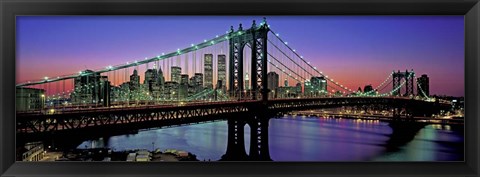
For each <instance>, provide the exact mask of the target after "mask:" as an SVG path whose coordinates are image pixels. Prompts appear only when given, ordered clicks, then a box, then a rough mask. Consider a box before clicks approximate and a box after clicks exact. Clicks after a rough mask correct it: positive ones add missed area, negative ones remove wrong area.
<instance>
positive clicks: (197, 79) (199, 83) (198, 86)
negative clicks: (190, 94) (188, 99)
mask: <svg viewBox="0 0 480 177" xmlns="http://www.w3.org/2000/svg"><path fill="white" fill-rule="evenodd" d="M193 77H194V79H193V82H194V83H193V84H192V85H193V87H194V90H195V93H198V92H201V91H202V90H203V74H202V73H195V75H194V76H193Z"/></svg>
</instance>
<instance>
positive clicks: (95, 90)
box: [71, 70, 135, 106]
mask: <svg viewBox="0 0 480 177" xmlns="http://www.w3.org/2000/svg"><path fill="white" fill-rule="evenodd" d="M82 73H84V74H85V75H81V76H79V77H76V78H75V80H74V85H75V91H74V93H73V94H72V95H71V96H72V102H73V103H75V104H89V103H105V105H104V106H109V104H110V95H109V94H110V81H108V78H107V76H101V75H100V74H99V73H96V72H94V71H92V70H85V71H83V72H82ZM131 78H132V77H131ZM133 78H134V79H135V77H133Z"/></svg>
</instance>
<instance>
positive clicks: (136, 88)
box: [129, 69, 140, 100]
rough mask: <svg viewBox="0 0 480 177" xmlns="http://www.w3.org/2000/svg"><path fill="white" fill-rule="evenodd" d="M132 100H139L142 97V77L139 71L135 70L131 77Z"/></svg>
mask: <svg viewBox="0 0 480 177" xmlns="http://www.w3.org/2000/svg"><path fill="white" fill-rule="evenodd" d="M129 95H130V100H138V99H139V96H140V76H139V75H138V71H137V70H136V69H135V70H133V74H132V75H130V94H129Z"/></svg>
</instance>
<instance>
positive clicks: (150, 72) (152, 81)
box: [143, 68, 158, 93]
mask: <svg viewBox="0 0 480 177" xmlns="http://www.w3.org/2000/svg"><path fill="white" fill-rule="evenodd" d="M157 74H158V73H157V70H156V69H155V68H154V69H147V71H145V80H144V81H143V84H144V85H145V88H146V89H147V91H148V92H150V93H152V92H153V90H154V89H153V87H154V86H155V85H157V80H158V75H157Z"/></svg>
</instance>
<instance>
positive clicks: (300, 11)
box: [0, 0, 480, 177]
mask: <svg viewBox="0 0 480 177" xmlns="http://www.w3.org/2000/svg"><path fill="white" fill-rule="evenodd" d="M0 11H1V22H0V30H1V31H0V35H1V37H0V39H1V44H0V45H1V46H0V54H1V60H0V67H1V69H0V72H1V79H0V86H1V91H0V113H1V116H0V126H1V131H0V141H1V142H0V173H1V174H2V176H242V177H244V176H296V177H297V176H450V177H452V176H469V177H470V176H471V177H473V176H479V167H480V163H479V154H480V153H479V149H480V148H479V141H478V137H480V134H479V131H478V129H479V128H480V124H479V121H478V118H479V116H478V115H479V114H478V112H479V111H478V110H479V104H478V103H479V100H480V97H479V94H478V92H479V91H478V89H479V71H478V70H479V69H480V67H479V66H480V65H479V59H480V52H479V50H480V35H479V34H480V3H479V0H461V1H460V0H315V1H314V0H260V1H253V0H230V1H228V2H227V1H224V0H203V1H195V0H175V1H171V0H157V1H153V0H103V1H92V0H63V1H60V0H36V1H33V0H1V1H0ZM18 15H464V16H465V104H466V105H465V110H466V112H465V119H466V120H465V145H466V146H465V153H466V155H465V161H464V162H295V163H294V162H209V163H196V162H180V163H127V162H69V163H33V162H28V163H25V162H15V143H14V142H15V106H14V105H15V104H14V102H15V99H14V98H15V89H14V88H15V16H18Z"/></svg>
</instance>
